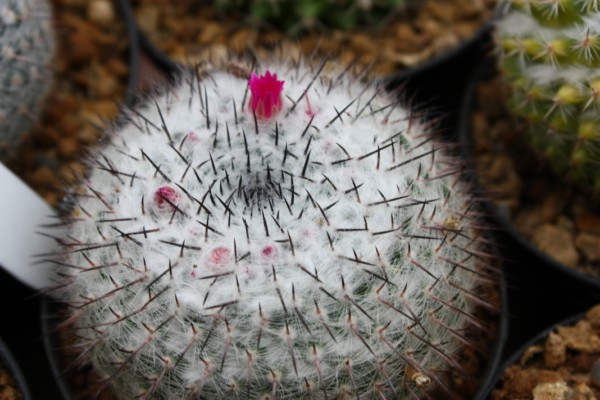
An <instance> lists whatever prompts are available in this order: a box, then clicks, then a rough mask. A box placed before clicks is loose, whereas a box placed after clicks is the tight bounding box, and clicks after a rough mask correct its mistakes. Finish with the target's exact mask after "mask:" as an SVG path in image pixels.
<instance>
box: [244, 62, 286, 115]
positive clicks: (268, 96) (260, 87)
mask: <svg viewBox="0 0 600 400" xmlns="http://www.w3.org/2000/svg"><path fill="white" fill-rule="evenodd" d="M283 83H284V81H279V80H277V74H271V72H270V71H267V72H266V73H265V74H264V75H261V76H259V75H256V74H255V73H252V74H251V75H250V79H249V80H248V84H249V85H250V92H251V93H252V96H251V98H250V105H251V107H252V111H254V114H255V115H256V117H257V118H260V119H263V120H268V119H271V118H272V117H274V116H275V115H276V114H277V113H278V112H279V111H280V110H281V107H282V105H283V96H282V95H281V93H282V92H283Z"/></svg>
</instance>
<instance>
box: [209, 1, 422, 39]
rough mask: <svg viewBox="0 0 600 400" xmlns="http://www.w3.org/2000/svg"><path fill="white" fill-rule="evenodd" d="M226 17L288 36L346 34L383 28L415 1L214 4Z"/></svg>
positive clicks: (226, 2)
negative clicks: (327, 31) (323, 31)
mask: <svg viewBox="0 0 600 400" xmlns="http://www.w3.org/2000/svg"><path fill="white" fill-rule="evenodd" d="M215 1H216V5H217V7H218V8H219V9H220V10H221V11H223V12H227V13H232V12H240V13H243V14H245V15H247V16H249V19H250V22H252V23H255V24H259V25H260V24H268V25H274V26H277V27H278V28H280V29H282V30H283V31H285V32H287V33H289V34H297V33H301V32H302V31H303V30H305V29H307V28H310V27H314V26H324V27H330V28H336V29H343V30H348V29H352V28H354V27H356V26H363V25H370V26H377V25H380V24H382V23H383V22H384V21H385V20H387V18H388V17H389V16H391V15H393V14H394V13H395V12H397V11H398V10H400V9H402V8H405V7H406V6H407V5H409V4H412V3H417V2H418V0H215Z"/></svg>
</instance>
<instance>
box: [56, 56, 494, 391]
mask: <svg viewBox="0 0 600 400" xmlns="http://www.w3.org/2000/svg"><path fill="white" fill-rule="evenodd" d="M325 65H326V64H325V63H324V64H321V66H320V67H310V66H308V65H305V64H304V63H303V62H297V61H288V62H273V63H266V64H265V65H260V66H258V67H256V70H255V72H256V73H254V72H253V73H249V71H245V70H244V68H243V67H241V65H240V64H230V65H229V66H228V67H225V68H214V69H209V70H202V71H196V73H187V72H186V73H183V74H182V76H181V78H180V82H179V83H178V84H177V85H175V86H174V87H170V88H168V90H166V91H165V92H164V93H163V94H162V95H160V96H157V97H155V98H152V99H150V100H149V101H147V102H146V103H145V104H144V105H142V106H140V107H138V108H135V109H133V110H130V111H129V112H128V113H127V118H125V119H124V121H123V123H122V124H121V126H120V127H118V128H115V130H114V131H113V132H112V134H110V135H109V137H108V139H107V143H106V145H105V146H104V147H102V148H100V149H98V150H97V151H96V152H95V154H94V155H93V157H92V158H91V162H90V167H91V170H90V172H89V174H88V176H87V177H86V179H85V180H84V182H83V184H82V185H81V189H80V193H79V196H78V199H77V201H76V202H75V207H74V209H73V211H72V212H71V213H70V214H69V216H68V217H67V218H66V221H65V222H67V224H66V226H67V228H68V231H67V233H65V234H64V236H62V237H61V238H60V239H59V240H60V243H61V245H62V246H63V248H64V253H63V254H61V256H60V258H59V259H57V260H56V263H57V264H59V266H60V267H59V272H60V275H61V276H62V282H61V288H60V290H59V291H60V292H61V293H63V295H64V299H65V301H66V302H67V303H68V304H69V305H70V309H71V310H72V314H71V316H70V321H71V322H72V323H73V324H74V329H75V333H76V336H77V338H78V339H77V340H78V342H79V345H80V347H81V350H82V359H85V360H89V361H91V362H92V363H93V365H94V367H95V368H96V370H97V371H99V373H100V374H101V376H102V378H104V379H105V385H104V386H103V387H102V388H101V389H105V388H107V387H108V386H109V384H110V385H111V386H112V387H113V390H114V391H115V393H116V394H118V395H119V396H120V397H122V398H127V399H131V398H138V397H139V398H151V397H156V398H166V399H188V398H199V399H224V398H240V399H296V398H313V399H345V398H352V399H358V398H360V399H371V398H377V399H384V398H403V396H408V395H409V393H412V395H414V396H421V395H423V393H426V392H427V391H429V390H431V389H432V388H434V387H445V382H444V379H443V376H444V375H443V371H447V370H449V369H453V370H455V371H459V370H460V365H459V364H458V362H457V357H458V353H459V351H460V349H461V348H462V346H464V345H465V344H467V343H468V342H469V339H468V330H469V329H472V328H473V327H474V326H480V323H479V322H478V321H477V318H476V317H475V316H474V309H475V304H476V303H485V300H483V299H482V298H480V292H479V289H480V283H481V282H482V280H487V279H488V278H489V276H490V273H491V269H490V267H489V265H488V262H487V261H488V257H487V254H486V248H485V240H484V239H483V238H482V237H481V236H480V235H479V233H478V230H479V226H478V222H477V220H478V214H477V210H476V204H475V201H474V199H473V198H472V197H471V196H470V194H469V191H468V188H466V187H465V185H464V184H463V183H462V182H461V179H460V178H461V176H460V172H461V171H462V164H461V162H460V161H458V160H457V159H454V158H452V157H450V156H448V155H447V154H446V152H445V151H444V146H443V145H442V144H440V143H438V142H437V141H436V140H435V139H434V137H433V135H432V132H431V129H430V128H429V127H428V126H427V125H426V124H423V123H421V122H420V117H419V115H418V114H417V113H413V112H411V111H409V110H407V109H405V108H403V107H401V106H400V104H398V101H397V99H396V98H395V96H392V95H390V94H387V93H386V92H385V91H384V90H383V88H382V87H379V86H377V85H365V84H364V83H362V82H360V81H359V80H358V79H357V78H356V77H354V76H351V74H349V73H340V74H339V75H336V74H334V73H333V72H326V70H327V68H324V66H325Z"/></svg>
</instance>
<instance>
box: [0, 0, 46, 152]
mask: <svg viewBox="0 0 600 400" xmlns="http://www.w3.org/2000/svg"><path fill="white" fill-rule="evenodd" d="M54 48H55V43H54V30H53V26H52V10H51V6H50V4H49V2H48V1H47V0H10V1H2V2H0V158H4V157H5V156H6V150H8V149H10V148H13V147H15V146H16V145H17V144H18V142H19V140H20V139H21V137H22V135H23V134H24V133H25V132H26V131H27V130H28V129H29V128H30V126H31V124H32V122H33V121H34V120H35V119H36V118H37V116H38V114H39V113H40V111H41V108H40V103H41V102H42V100H43V99H44V98H45V96H46V94H47V93H48V90H49V88H50V83H51V81H52V79H50V78H51V75H52V70H51V68H50V65H51V60H52V57H53V54H54Z"/></svg>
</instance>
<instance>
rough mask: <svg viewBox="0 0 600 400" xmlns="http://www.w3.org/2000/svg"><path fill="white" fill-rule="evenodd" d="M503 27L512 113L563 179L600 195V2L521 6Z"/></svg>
mask: <svg viewBox="0 0 600 400" xmlns="http://www.w3.org/2000/svg"><path fill="white" fill-rule="evenodd" d="M506 7H507V13H506V15H505V17H504V18H502V19H501V21H500V22H499V23H498V36H499V42H500V45H501V47H502V50H503V54H502V57H501V68H502V71H503V73H504V75H505V77H506V80H507V81H508V82H509V83H510V85H511V87H512V97H511V99H510V107H511V109H512V111H513V112H514V114H515V115H517V116H518V117H520V118H522V119H524V120H525V121H526V122H527V123H528V127H529V129H528V138H529V139H530V142H531V144H532V145H533V147H534V148H535V149H537V150H538V151H540V152H541V154H543V155H544V156H546V157H548V159H549V161H550V164H551V165H552V167H553V168H554V169H555V171H556V172H557V173H559V174H560V175H562V176H565V177H567V179H569V180H572V181H574V182H576V183H577V184H579V185H580V186H581V187H582V188H585V189H586V190H590V191H592V192H595V193H600V70H599V69H598V66H600V23H599V18H600V2H599V1H597V0H557V1H543V0H529V1H525V0H518V1H517V0H514V1H512V2H510V1H509V2H507V3H506Z"/></svg>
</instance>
